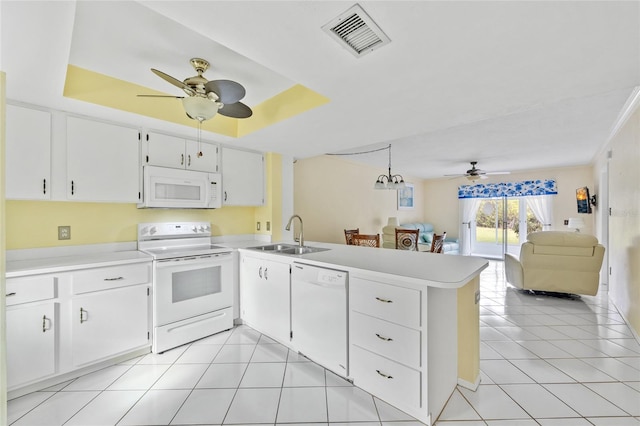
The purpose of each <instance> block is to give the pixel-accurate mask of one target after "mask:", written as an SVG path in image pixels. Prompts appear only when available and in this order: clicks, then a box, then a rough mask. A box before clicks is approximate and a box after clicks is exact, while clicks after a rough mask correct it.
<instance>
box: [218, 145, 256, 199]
mask: <svg viewBox="0 0 640 426" xmlns="http://www.w3.org/2000/svg"><path fill="white" fill-rule="evenodd" d="M264 187H265V177H264V156H263V155H262V154H261V153H257V152H249V151H241V150H237V149H231V148H227V147H222V189H223V191H224V192H223V197H222V200H223V205H225V206H261V205H263V204H264Z"/></svg>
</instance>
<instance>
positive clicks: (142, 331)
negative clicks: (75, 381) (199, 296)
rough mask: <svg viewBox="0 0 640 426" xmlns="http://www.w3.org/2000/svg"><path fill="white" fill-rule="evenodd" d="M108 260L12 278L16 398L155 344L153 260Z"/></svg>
mask: <svg viewBox="0 0 640 426" xmlns="http://www.w3.org/2000/svg"><path fill="white" fill-rule="evenodd" d="M135 256H136V255H132V257H134V258H135ZM116 257H117V258H118V259H121V258H122V257H123V256H121V255H118V256H116ZM107 258H108V256H107ZM103 264H104V265H105V266H94V265H96V264H95V263H92V266H93V267H86V268H78V265H71V266H70V267H69V269H64V268H60V269H59V270H58V271H56V272H51V273H38V272H39V271H38V270H35V271H33V272H32V273H27V274H24V275H21V276H14V277H10V278H7V280H6V292H7V294H6V304H7V309H6V326H7V327H6V329H7V376H8V377H7V391H8V392H9V393H10V397H11V398H15V397H17V396H21V395H24V394H26V393H29V392H32V391H35V390H39V389H41V387H42V386H46V385H49V386H50V385H52V384H55V383H56V380H57V381H62V380H67V379H69V378H73V377H75V376H74V374H76V372H78V371H82V373H87V372H89V371H92V370H95V369H98V368H102V367H104V366H107V365H109V363H110V362H113V361H112V360H114V359H116V358H118V357H122V359H126V357H127V356H129V355H131V356H137V355H140V354H143V353H145V352H150V349H151V340H150V324H151V321H150V320H151V318H150V316H151V313H150V312H151V311H150V308H151V305H150V299H151V297H150V288H151V282H152V275H151V261H150V260H149V261H147V260H146V259H145V260H144V261H139V262H121V263H120V262H118V261H111V262H107V261H105V262H104V263H103ZM30 272H31V271H30Z"/></svg>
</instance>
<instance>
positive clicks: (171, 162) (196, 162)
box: [142, 133, 218, 173]
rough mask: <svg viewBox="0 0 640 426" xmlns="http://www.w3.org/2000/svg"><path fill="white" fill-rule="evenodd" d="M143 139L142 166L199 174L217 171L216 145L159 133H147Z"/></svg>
mask: <svg viewBox="0 0 640 426" xmlns="http://www.w3.org/2000/svg"><path fill="white" fill-rule="evenodd" d="M145 139H146V140H145V141H144V143H143V145H142V152H143V156H144V157H143V164H148V165H150V166H160V167H171V168H174V169H187V170H196V171H201V172H213V173H215V172H217V171H218V146H217V145H213V144H210V143H205V142H197V141H194V140H189V139H183V138H178V137H175V136H169V135H163V134H161V133H149V134H148V135H147V137H146V138H145ZM199 154H200V155H199Z"/></svg>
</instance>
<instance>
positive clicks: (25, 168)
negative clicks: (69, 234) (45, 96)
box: [6, 105, 51, 200]
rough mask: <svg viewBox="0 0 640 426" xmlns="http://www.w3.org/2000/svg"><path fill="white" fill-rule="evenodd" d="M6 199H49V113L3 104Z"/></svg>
mask: <svg viewBox="0 0 640 426" xmlns="http://www.w3.org/2000/svg"><path fill="white" fill-rule="evenodd" d="M6 122H7V126H6V129H7V130H6V179H7V181H6V182H7V186H6V198H7V199H16V200H48V199H50V198H51V114H50V113H48V112H44V111H38V110H34V109H28V108H22V107H18V106H13V105H7V116H6Z"/></svg>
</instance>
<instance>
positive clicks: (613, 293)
mask: <svg viewBox="0 0 640 426" xmlns="http://www.w3.org/2000/svg"><path fill="white" fill-rule="evenodd" d="M638 90H639V91H640V89H638ZM637 96H638V98H636V103H635V112H633V113H631V115H630V117H629V119H628V120H627V122H626V124H624V126H623V127H622V128H621V129H620V131H619V132H618V133H617V134H616V135H615V136H614V137H613V139H612V141H611V142H610V144H609V146H608V147H607V149H606V150H605V151H604V152H603V153H602V155H601V158H599V167H598V168H597V170H596V173H597V174H596V176H599V173H600V172H602V171H603V170H605V169H606V163H607V159H606V153H607V151H611V160H609V161H608V163H609V206H610V207H611V216H610V217H609V245H608V253H607V255H608V258H609V266H610V267H611V275H610V277H609V297H610V298H611V300H613V302H614V303H615V305H616V307H617V308H618V309H619V310H620V313H621V314H622V315H623V316H624V317H625V319H626V320H627V322H628V323H629V324H630V325H631V327H632V328H633V329H634V331H635V333H636V338H638V339H640V168H639V167H638V160H639V159H640V94H637ZM600 213H604V214H606V212H600Z"/></svg>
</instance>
